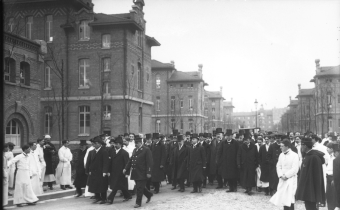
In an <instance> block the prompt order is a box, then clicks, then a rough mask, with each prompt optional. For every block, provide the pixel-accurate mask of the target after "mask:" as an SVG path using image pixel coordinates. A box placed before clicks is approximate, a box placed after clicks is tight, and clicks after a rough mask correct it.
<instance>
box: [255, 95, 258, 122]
mask: <svg viewBox="0 0 340 210" xmlns="http://www.w3.org/2000/svg"><path fill="white" fill-rule="evenodd" d="M254 104H255V110H256V113H255V128H257V104H258V102H257V99H255V102H254Z"/></svg>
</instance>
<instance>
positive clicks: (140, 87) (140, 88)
mask: <svg viewBox="0 0 340 210" xmlns="http://www.w3.org/2000/svg"><path fill="white" fill-rule="evenodd" d="M142 78H143V77H142V64H141V63H139V62H138V69H137V85H138V90H142V84H143V83H142Z"/></svg>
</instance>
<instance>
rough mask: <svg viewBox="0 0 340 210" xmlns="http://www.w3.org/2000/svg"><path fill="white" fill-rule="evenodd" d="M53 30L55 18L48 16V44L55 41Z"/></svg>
mask: <svg viewBox="0 0 340 210" xmlns="http://www.w3.org/2000/svg"><path fill="white" fill-rule="evenodd" d="M52 28H53V16H52V15H47V16H46V41H47V42H52V41H53V37H52Z"/></svg>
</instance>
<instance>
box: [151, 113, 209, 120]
mask: <svg viewBox="0 0 340 210" xmlns="http://www.w3.org/2000/svg"><path fill="white" fill-rule="evenodd" d="M152 117H154V118H158V117H169V118H177V117H202V118H204V119H208V117H206V116H203V115H200V114H182V115H176V116H173V115H170V114H169V115H167V114H159V115H152Z"/></svg>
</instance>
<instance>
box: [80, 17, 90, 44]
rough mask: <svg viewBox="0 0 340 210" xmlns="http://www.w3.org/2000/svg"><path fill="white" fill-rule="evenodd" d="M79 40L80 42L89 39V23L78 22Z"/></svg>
mask: <svg viewBox="0 0 340 210" xmlns="http://www.w3.org/2000/svg"><path fill="white" fill-rule="evenodd" d="M79 39H80V40H81V41H84V40H89V39H90V27H89V21H86V20H83V21H81V22H80V26H79Z"/></svg>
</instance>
